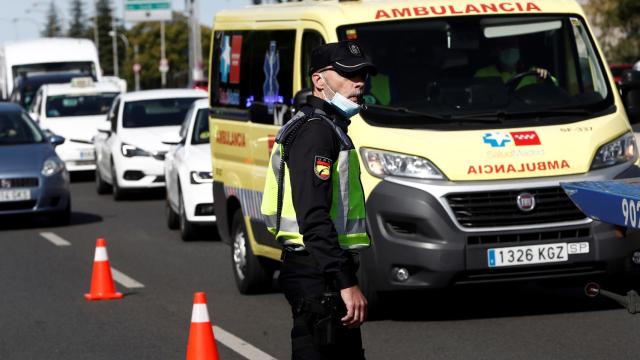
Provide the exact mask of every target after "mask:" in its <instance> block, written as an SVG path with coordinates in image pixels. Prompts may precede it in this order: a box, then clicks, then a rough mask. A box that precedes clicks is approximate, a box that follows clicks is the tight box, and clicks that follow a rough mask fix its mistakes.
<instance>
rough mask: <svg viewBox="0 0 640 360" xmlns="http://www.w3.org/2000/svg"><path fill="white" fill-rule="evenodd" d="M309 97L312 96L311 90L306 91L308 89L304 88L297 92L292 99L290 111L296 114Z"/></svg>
mask: <svg viewBox="0 0 640 360" xmlns="http://www.w3.org/2000/svg"><path fill="white" fill-rule="evenodd" d="M311 95H313V92H312V91H311V89H308V88H304V89H301V90H300V91H298V92H297V93H296V95H295V96H294V97H293V109H292V111H293V112H296V111H298V110H300V109H301V108H302V106H303V105H304V104H306V103H307V98H308V97H309V96H311Z"/></svg>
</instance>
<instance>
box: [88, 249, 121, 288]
mask: <svg viewBox="0 0 640 360" xmlns="http://www.w3.org/2000/svg"><path fill="white" fill-rule="evenodd" d="M84 298H85V299H87V300H110V299H122V293H119V292H116V287H115V285H114V284H113V278H112V277H111V265H109V256H108V255H107V242H106V241H105V240H104V239H102V238H100V239H98V240H97V241H96V254H95V256H94V258H93V275H92V276H91V290H90V291H89V293H88V294H84Z"/></svg>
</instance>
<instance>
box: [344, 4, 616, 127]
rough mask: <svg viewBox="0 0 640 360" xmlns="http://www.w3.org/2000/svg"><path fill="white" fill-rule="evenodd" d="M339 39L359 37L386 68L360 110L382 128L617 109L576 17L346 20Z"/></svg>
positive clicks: (570, 117)
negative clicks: (352, 22) (357, 23)
mask: <svg viewBox="0 0 640 360" xmlns="http://www.w3.org/2000/svg"><path fill="white" fill-rule="evenodd" d="M338 35H339V37H340V38H341V39H345V40H346V39H354V40H357V41H358V42H359V43H360V44H361V46H362V47H363V48H364V49H365V51H366V52H367V53H368V55H369V56H370V57H371V60H372V62H373V63H374V64H375V65H376V66H377V67H378V70H379V73H378V74H377V75H376V76H372V77H370V78H369V79H368V80H367V83H366V89H365V101H366V103H367V104H368V105H369V106H367V108H366V109H365V110H364V111H362V112H361V114H362V117H363V118H364V119H365V121H368V122H370V123H372V124H374V125H379V126H400V127H407V126H408V127H430V126H436V125H437V126H445V127H447V126H455V127H456V128H458V127H460V126H461V124H462V126H487V125H482V124H483V120H491V121H494V120H496V119H510V118H511V120H513V121H519V122H520V123H519V124H518V125H523V124H524V123H526V122H528V121H529V122H530V121H532V119H534V118H536V119H537V121H540V117H542V116H544V117H545V119H544V121H549V120H550V119H551V118H553V119H556V121H558V119H561V121H565V122H567V121H575V120H574V119H577V118H581V119H584V118H585V116H588V115H589V114H593V113H594V112H596V111H605V110H608V109H611V108H612V106H613V100H612V99H613V98H612V95H611V91H610V89H609V86H608V83H607V81H606V80H605V79H606V78H605V75H603V74H604V71H603V67H602V63H601V61H600V59H599V58H598V56H597V55H596V52H595V50H594V45H593V43H592V40H591V38H590V37H589V35H588V32H587V28H586V25H585V24H584V22H583V20H582V19H580V18H577V17H571V16H508V17H499V16H491V17H488V16H484V17H483V16H465V17H455V18H442V19H429V20H424V19H421V20H415V21H400V22H385V23H375V24H361V25H348V26H342V27H340V28H339V29H338ZM569 110H575V111H569ZM484 123H487V121H484ZM478 124H480V125H478ZM509 125H513V122H510V123H509ZM491 126H495V124H494V125H491Z"/></svg>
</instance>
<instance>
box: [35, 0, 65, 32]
mask: <svg viewBox="0 0 640 360" xmlns="http://www.w3.org/2000/svg"><path fill="white" fill-rule="evenodd" d="M40 34H41V35H42V36H43V37H56V36H62V24H61V23H60V18H59V17H58V8H56V5H55V3H54V2H53V0H52V1H51V3H50V4H49V10H48V11H47V23H46V24H45V25H44V29H42V32H41V33H40Z"/></svg>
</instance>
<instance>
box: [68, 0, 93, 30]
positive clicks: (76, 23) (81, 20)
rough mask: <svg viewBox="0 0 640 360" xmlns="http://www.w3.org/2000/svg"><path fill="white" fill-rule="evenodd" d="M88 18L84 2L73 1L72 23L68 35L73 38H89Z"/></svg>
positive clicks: (79, 0)
mask: <svg viewBox="0 0 640 360" xmlns="http://www.w3.org/2000/svg"><path fill="white" fill-rule="evenodd" d="M87 33H88V28H87V26H86V16H85V13H84V3H83V1H82V0H71V23H70V24H69V31H68V32H67V35H68V36H69V37H72V38H84V37H87Z"/></svg>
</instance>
